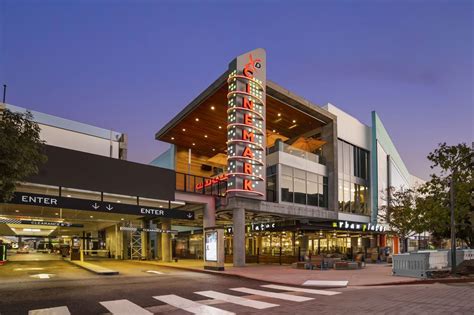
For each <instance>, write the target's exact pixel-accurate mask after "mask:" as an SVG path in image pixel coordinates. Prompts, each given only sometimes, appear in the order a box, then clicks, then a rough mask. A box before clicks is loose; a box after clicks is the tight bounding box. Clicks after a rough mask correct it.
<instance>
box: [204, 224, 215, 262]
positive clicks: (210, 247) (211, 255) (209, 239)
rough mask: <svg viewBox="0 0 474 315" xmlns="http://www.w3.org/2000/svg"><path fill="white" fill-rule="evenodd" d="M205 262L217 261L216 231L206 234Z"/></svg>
mask: <svg viewBox="0 0 474 315" xmlns="http://www.w3.org/2000/svg"><path fill="white" fill-rule="evenodd" d="M205 235H206V237H205V246H206V253H205V254H206V260H207V261H217V231H210V232H206V234H205Z"/></svg>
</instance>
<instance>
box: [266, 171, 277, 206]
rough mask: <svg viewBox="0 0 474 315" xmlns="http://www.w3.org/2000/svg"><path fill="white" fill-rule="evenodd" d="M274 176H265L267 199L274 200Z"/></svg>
mask: <svg viewBox="0 0 474 315" xmlns="http://www.w3.org/2000/svg"><path fill="white" fill-rule="evenodd" d="M276 200H277V198H276V176H275V175H273V176H268V177H267V201H270V202H276Z"/></svg>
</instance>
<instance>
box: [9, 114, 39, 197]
mask: <svg viewBox="0 0 474 315" xmlns="http://www.w3.org/2000/svg"><path fill="white" fill-rule="evenodd" d="M32 118H33V116H32V115H31V113H30V112H26V113H13V112H11V111H10V110H8V109H3V110H2V108H0V202H8V201H9V200H10V199H11V198H12V196H13V192H14V191H15V186H16V183H18V182H20V181H23V180H25V179H26V178H28V177H29V176H32V175H34V174H37V173H38V170H39V167H40V166H41V164H43V163H45V162H46V160H47V157H46V156H45V155H44V154H43V153H42V147H43V145H44V142H43V141H42V140H41V139H40V136H39V133H40V128H39V126H38V124H37V123H36V122H34V121H33V120H32Z"/></svg>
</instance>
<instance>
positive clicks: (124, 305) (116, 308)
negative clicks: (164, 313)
mask: <svg viewBox="0 0 474 315" xmlns="http://www.w3.org/2000/svg"><path fill="white" fill-rule="evenodd" d="M100 304H101V305H102V306H104V307H105V308H106V309H108V310H109V312H111V313H112V314H114V315H129V314H134V315H153V313H150V312H149V311H147V310H146V309H144V308H141V307H140V306H138V305H137V304H135V303H132V302H130V301H129V300H115V301H105V302H100Z"/></svg>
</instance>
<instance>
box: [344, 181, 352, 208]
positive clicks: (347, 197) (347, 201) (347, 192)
mask: <svg viewBox="0 0 474 315" xmlns="http://www.w3.org/2000/svg"><path fill="white" fill-rule="evenodd" d="M350 210H351V185H350V182H347V181H344V212H350Z"/></svg>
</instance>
